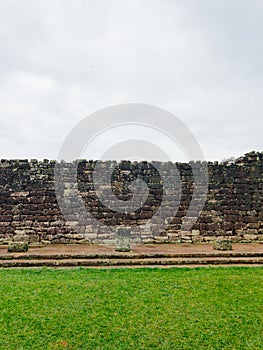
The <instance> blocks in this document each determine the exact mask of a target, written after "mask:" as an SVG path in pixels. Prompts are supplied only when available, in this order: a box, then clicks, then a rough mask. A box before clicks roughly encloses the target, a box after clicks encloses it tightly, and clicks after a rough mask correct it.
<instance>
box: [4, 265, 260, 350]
mask: <svg viewBox="0 0 263 350" xmlns="http://www.w3.org/2000/svg"><path fill="white" fill-rule="evenodd" d="M0 349H15V350H19V349H33V350H34V349H92V350H93V349H113V350H115V349H116V350H117V349H125V350H129V349H136V350H137V349H175V350H176V349H194V350H198V349H213V350H214V349H226V350H231V349H249V350H251V349H252V350H253V349H263V268H261V267H254V268H252V267H250V268H197V269H181V268H171V269H109V270H106V269H103V270H92V269H82V268H79V269H64V270H52V269H31V270H26V269H25V270H18V269H16V270H15V269H13V270H0Z"/></svg>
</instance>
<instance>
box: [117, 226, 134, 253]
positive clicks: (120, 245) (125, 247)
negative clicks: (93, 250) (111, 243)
mask: <svg viewBox="0 0 263 350" xmlns="http://www.w3.org/2000/svg"><path fill="white" fill-rule="evenodd" d="M115 250H116V251H117V252H130V251H131V229H130V228H129V227H120V228H118V229H117V235H116V247H115Z"/></svg>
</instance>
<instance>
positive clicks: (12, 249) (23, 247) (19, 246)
mask: <svg viewBox="0 0 263 350" xmlns="http://www.w3.org/2000/svg"><path fill="white" fill-rule="evenodd" d="M27 251H28V243H27V242H11V243H9V244H8V252H9V253H21V252H27Z"/></svg>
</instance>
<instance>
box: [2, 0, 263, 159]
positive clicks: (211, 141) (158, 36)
mask: <svg viewBox="0 0 263 350" xmlns="http://www.w3.org/2000/svg"><path fill="white" fill-rule="evenodd" d="M262 17H263V6H262V2H261V1H257V0H254V1H250V2H248V1H242V0H241V1H237V0H230V1H226V0H223V1H210V0H204V1H195V0H189V1H187V2H186V1H172V0H167V1H161V0H158V1H157V0H153V1H150V0H140V1H139V0H133V1H129V0H124V1H123V0H113V1H110V2H109V1H106V0H104V1H100V0H99V1H91V0H88V1H84V0H82V1H81V0H77V1H74V2H72V1H70V0H63V1H62V0H55V1H49V2H47V1H42V0H37V1H33V0H25V1H23V2H22V1H18V0H16V1H15V0H1V2H0V63H1V64H0V103H1V104H0V120H1V128H0V142H1V157H2V158H5V157H11V158H17V157H22V158H30V157H37V158H44V157H50V158H56V156H57V154H58V151H59V147H60V145H61V143H62V142H63V139H64V138H65V136H66V135H67V133H68V132H69V131H70V129H71V128H72V127H73V126H74V125H75V124H76V123H77V122H78V121H79V120H80V119H81V118H83V117H85V116H86V115H87V114H89V113H92V112H95V111H96V110H98V109H99V108H102V107H106V106H108V105H113V104H118V103H125V102H142V103H149V104H153V105H157V106H160V107H162V108H164V109H167V110H169V111H171V112H172V113H174V114H176V115H177V116H178V117H180V118H181V119H182V120H183V121H184V122H185V123H186V124H187V125H188V127H189V128H190V129H191V130H192V131H193V133H194V134H195V135H196V137H197V138H198V140H199V142H200V144H201V146H202V148H203V151H204V154H205V155H206V156H207V158H209V159H222V158H224V157H225V156H228V155H232V154H233V155H235V156H239V155H240V154H242V153H244V152H246V151H250V150H252V149H257V150H261V149H262V148H263V147H262V141H261V129H262V123H263V122H262V120H263V119H262V107H263V106H262V101H263V99H262V82H263V76H262V61H263V45H262V37H263V35H262V34H263V24H262Z"/></svg>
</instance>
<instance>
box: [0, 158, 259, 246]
mask: <svg viewBox="0 0 263 350" xmlns="http://www.w3.org/2000/svg"><path fill="white" fill-rule="evenodd" d="M108 164H109V163H108ZM110 164H111V166H112V167H113V168H115V171H114V173H113V176H112V188H113V190H114V193H115V195H116V196H117V197H118V198H119V199H123V200H125V199H127V198H129V196H130V195H131V194H130V192H129V189H128V186H127V185H128V184H129V183H130V182H131V181H132V180H134V178H136V176H138V174H139V175H140V176H141V177H142V178H143V179H144V180H145V181H146V182H147V185H148V188H149V196H148V199H147V201H146V203H145V204H144V205H143V206H142V208H140V210H137V211H136V212H134V213H130V214H121V213H117V212H114V211H111V210H109V209H108V208H106V207H105V206H103V205H102V204H101V203H100V202H99V200H98V198H97V197H96V193H95V191H94V188H93V185H92V171H93V169H94V165H95V162H93V161H85V160H81V161H80V162H79V164H78V188H79V191H80V193H81V194H82V197H83V199H84V201H85V203H86V207H87V210H91V211H92V213H93V215H94V216H95V217H96V218H97V219H99V220H100V221H101V222H103V223H105V224H107V225H115V226H116V225H122V224H125V225H127V224H128V225H133V226H138V225H139V224H140V223H143V222H145V221H146V220H147V219H148V218H150V217H151V216H152V215H153V214H154V212H155V211H156V210H157V209H158V207H159V205H160V202H161V200H162V183H161V181H160V176H159V173H158V171H157V170H156V169H155V168H154V167H153V166H152V165H151V164H150V163H147V162H142V163H136V162H129V161H123V162H121V163H120V164H118V163H116V162H110ZM207 165H208V170H209V191H208V196H207V200H206V204H205V206H204V208H203V210H202V213H201V215H200V217H199V218H198V221H197V222H196V223H195V224H194V226H193V228H192V229H191V231H189V232H182V231H181V223H182V218H183V217H184V216H185V214H186V212H187V209H188V207H189V204H190V201H191V198H192V186H193V183H192V182H193V177H192V171H191V167H190V165H189V164H186V163H170V162H168V163H162V167H163V168H164V169H165V171H167V172H168V173H170V174H173V172H174V169H175V167H177V168H178V171H179V172H180V176H181V182H182V185H183V186H182V197H181V202H180V207H179V210H178V212H177V214H176V216H175V218H174V219H173V221H172V223H171V224H170V226H169V228H168V229H167V230H166V231H165V232H163V233H161V234H158V235H156V234H155V232H154V230H153V233H152V236H149V234H148V235H145V236H144V235H143V233H139V231H138V235H136V237H132V238H134V239H135V241H137V242H140V241H142V242H151V241H155V242H178V243H179V242H209V241H211V240H215V239H216V238H218V237H222V236H223V237H228V238H231V239H232V240H233V241H238V242H252V241H261V242H263V176H262V171H263V153H256V152H251V153H248V154H246V155H245V156H244V157H241V158H239V159H237V160H236V161H235V162H232V163H218V162H213V163H212V162H208V163H207ZM68 166H70V164H69V165H68ZM54 167H55V161H48V160H44V161H37V160H31V161H28V160H1V163H0V191H1V192H0V194H1V198H0V242H2V243H4V242H8V241H12V240H18V239H19V238H21V237H24V239H28V240H29V242H31V243H33V242H46V243H47V242H51V243H85V242H94V243H96V242H97V243H98V242H102V241H103V242H108V241H109V238H110V237H109V235H108V234H107V233H104V232H100V231H99V229H96V228H90V231H89V232H87V230H86V229H85V227H83V231H81V230H80V231H79V232H75V231H74V230H73V229H72V228H71V227H70V226H67V225H66V223H65V221H64V219H63V217H62V214H61V211H60V209H59V206H58V203H57V199H56V195H55V190H54ZM69 199H70V198H69ZM171 200H173V198H171ZM157 229H158V228H156V230H157Z"/></svg>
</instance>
